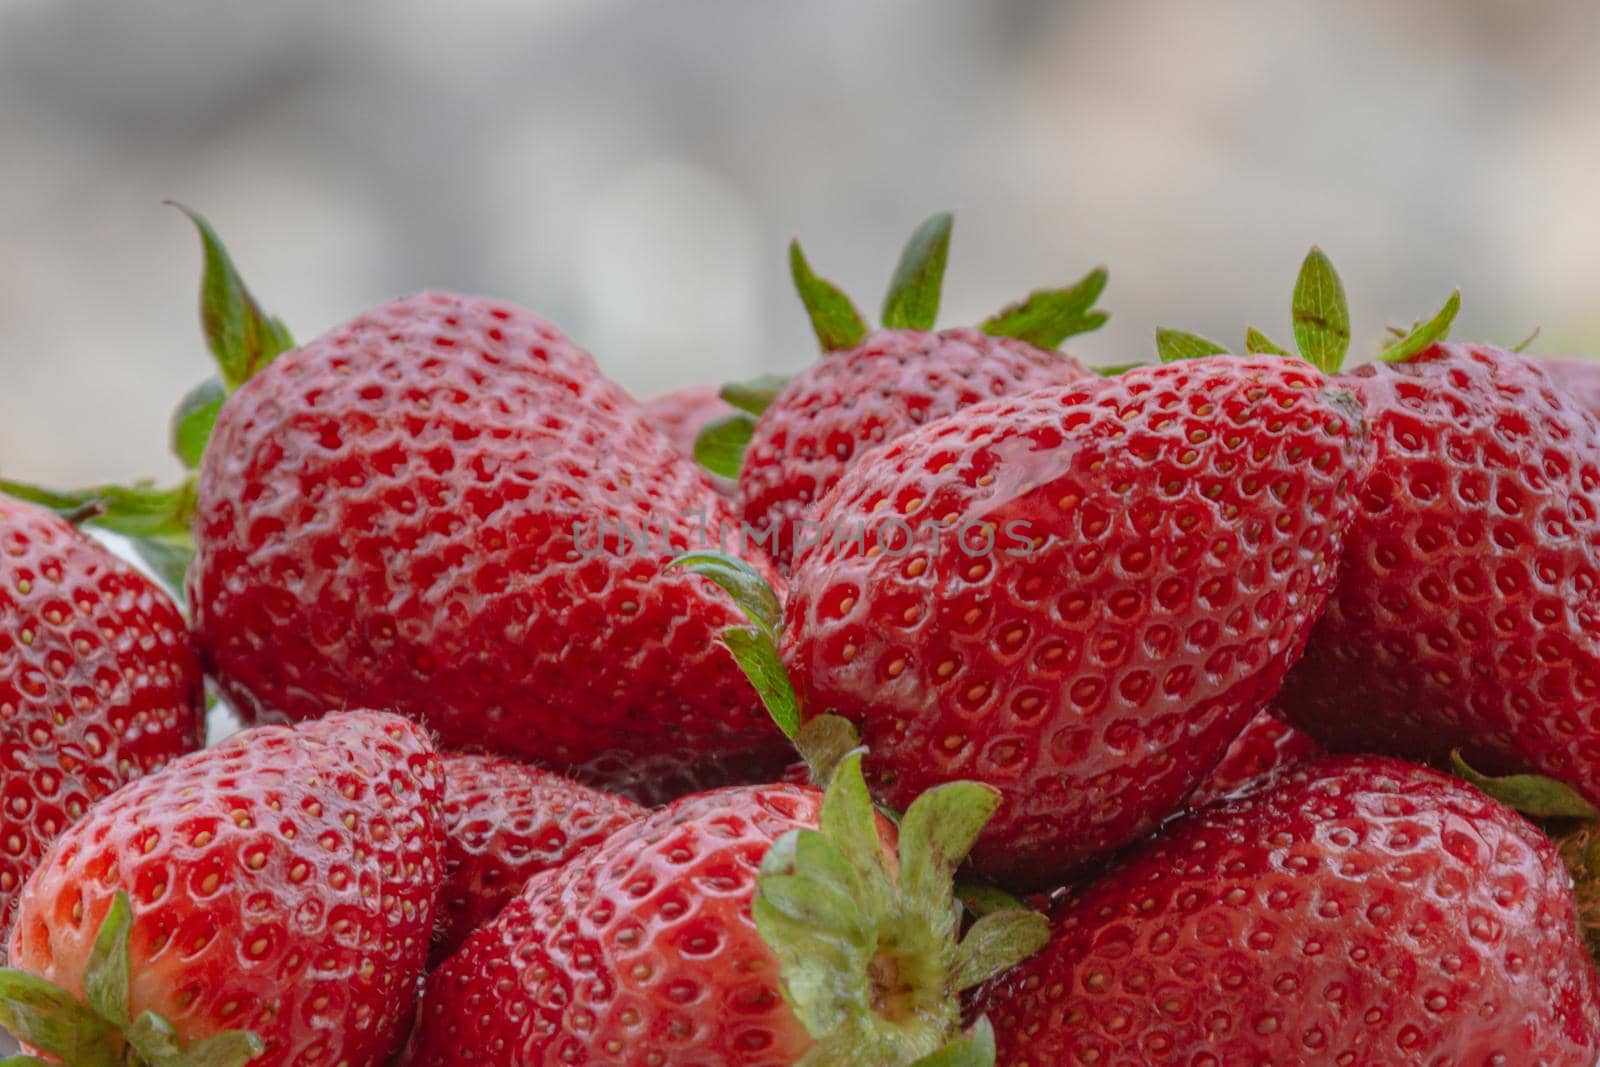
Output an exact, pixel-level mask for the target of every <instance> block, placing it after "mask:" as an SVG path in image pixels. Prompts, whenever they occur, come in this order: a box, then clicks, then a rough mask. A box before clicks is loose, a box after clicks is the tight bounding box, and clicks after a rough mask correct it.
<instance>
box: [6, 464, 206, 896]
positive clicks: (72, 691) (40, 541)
mask: <svg viewBox="0 0 1600 1067" xmlns="http://www.w3.org/2000/svg"><path fill="white" fill-rule="evenodd" d="M203 687H204V679H203V677H202V675H201V672H200V664H199V660H198V659H197V657H196V656H195V652H194V649H193V646H192V644H191V642H190V639H189V632H188V626H187V625H186V624H185V623H184V621H183V617H182V616H181V615H180V614H179V613H178V608H177V606H176V605H175V604H173V602H172V601H171V599H170V598H168V597H167V595H166V594H165V593H163V592H162V591H161V590H160V589H159V588H158V587H157V586H156V585H155V583H154V582H151V581H150V580H149V579H147V578H145V577H144V576H143V575H142V574H140V573H139V572H138V571H136V570H134V569H133V568H132V567H130V566H128V565H127V564H125V563H123V562H122V561H121V560H119V559H117V558H116V557H115V556H113V555H112V554H111V553H110V552H108V551H106V550H105V549H104V548H102V547H101V546H100V545H98V544H95V543H94V542H93V541H90V540H89V539H88V538H86V537H84V536H83V535H82V534H80V533H78V532H77V531H76V530H74V529H73V528H72V527H71V526H69V525H68V524H67V523H65V522H63V521H62V520H61V519H59V518H57V517H56V516H54V515H52V514H50V513H49V512H47V511H44V510H42V509H40V508H37V507H34V506H33V505H31V504H25V503H23V502H21V501H18V500H13V499H11V498H10V497H6V496H0V746H3V748H0V795H3V801H0V839H3V840H4V842H5V847H4V848H0V927H3V926H4V925H5V924H6V923H8V922H9V921H10V917H11V905H12V901H13V899H14V898H15V894H16V892H17V890H18V889H20V888H21V886H22V883H23V882H24V880H26V878H27V877H28V874H29V873H30V872H31V871H32V870H33V868H34V867H35V866H36V865H37V864H38V862H39V860H40V859H41V858H42V857H43V855H44V852H45V849H46V847H47V846H48V845H49V844H50V842H51V841H52V840H53V839H54V838H55V836H56V835H57V834H58V833H60V832H61V831H62V830H63V829H64V828H66V827H67V826H69V825H71V824H72V823H73V822H76V821H77V820H78V819H79V818H80V817H82V815H83V813H84V812H85V811H87V810H88V809H89V807H90V806H91V805H92V804H94V803H95V801H97V800H99V799H100V798H101V797H104V796H105V795H107V794H108V793H110V792H112V791H113V790H115V789H116V788H117V787H118V786H120V785H122V784H123V783H125V782H128V781H131V780H132V779H134V778H137V777H138V776H139V775H141V774H144V773H147V772H149V771H153V770H155V769H156V768H158V767H160V766H162V765H163V764H165V763H167V762H168V761H169V760H172V759H175V758H176V757H178V756H181V755H183V754H184V753H186V752H190V751H193V750H194V749H195V748H198V747H199V746H200V744H201V743H202V742H203V741H204V732H205V720H204V707H205V706H204V692H203Z"/></svg>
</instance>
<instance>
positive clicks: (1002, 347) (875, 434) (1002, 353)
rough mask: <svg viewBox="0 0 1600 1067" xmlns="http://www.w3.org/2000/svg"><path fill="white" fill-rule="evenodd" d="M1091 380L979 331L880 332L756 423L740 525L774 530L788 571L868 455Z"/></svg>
mask: <svg viewBox="0 0 1600 1067" xmlns="http://www.w3.org/2000/svg"><path fill="white" fill-rule="evenodd" d="M1091 376H1092V375H1091V372H1089V371H1087V370H1085V369H1084V368H1083V367H1082V366H1081V365H1079V364H1078V363H1077V361H1075V360H1073V359H1072V358H1070V357H1068V356H1063V355H1062V354H1061V353H1059V352H1046V351H1044V350H1043V349H1039V348H1035V347H1033V346H1032V345H1029V344H1025V343H1023V342H1021V341H1015V340H1012V339H1011V338H1006V337H990V336H989V335H988V334H985V333H981V332H979V331H978V330H972V329H953V330H940V331H938V332H924V331H919V330H880V331H878V332H877V333H874V334H872V335H871V336H870V337H868V338H867V339H866V340H865V341H864V342H862V343H861V344H860V345H858V346H857V347H855V348H852V349H848V350H846V351H842V352H829V353H826V354H825V355H823V357H822V358H821V359H820V360H819V361H818V362H817V363H815V364H813V365H812V366H811V367H809V368H807V369H806V370H804V371H802V372H800V373H799V374H797V375H795V377H794V378H793V379H792V380H791V381H790V382H789V384H788V385H787V386H785V387H784V389H783V391H782V392H780V393H779V394H778V396H777V398H776V399H775V400H773V402H772V404H771V406H770V407H768V408H767V410H766V412H765V413H764V414H763V415H762V416H761V419H760V421H759V422H758V423H757V424H756V429H755V434H754V436H753V437H752V438H751V440H750V446H749V448H748V449H746V451H745V457H744V466H743V468H742V469H741V470H740V472H739V493H740V500H741V502H742V506H743V511H744V521H745V522H746V523H748V524H749V525H750V526H751V527H752V529H754V530H757V531H763V532H765V531H776V532H777V533H776V537H777V540H776V541H775V542H774V547H773V551H772V556H773V558H774V559H775V560H777V561H778V562H779V563H781V564H784V565H787V564H789V563H790V562H791V561H792V559H793V556H794V549H795V547H796V541H797V540H799V541H802V542H804V541H807V540H809V537H808V536H807V535H806V534H805V533H804V532H803V531H802V530H801V529H800V528H799V523H800V521H801V520H802V519H805V518H808V517H811V505H812V504H813V502H815V501H817V500H820V499H821V498H822V497H823V496H824V495H826V493H827V492H828V490H829V489H831V488H832V487H833V485H834V483H836V482H837V481H838V480H839V479H840V477H841V476H843V475H844V473H845V472H846V471H847V470H849V469H850V468H851V467H852V466H854V465H856V464H858V463H860V462H861V460H862V457H863V456H865V455H866V454H867V453H868V452H870V451H871V450H872V449H874V448H876V447H878V446H879V445H882V444H884V443H885V442H888V441H892V440H894V439H895V438H896V437H899V436H900V435H901V434H903V433H906V432H907V431H909V430H913V429H915V428H916V427H918V426H922V425H924V424H926V423H929V422H932V421H934V420H935V419H939V418H942V417H943V416H945V415H951V414H954V413H955V412H957V411H960V410H961V409H962V408H964V407H968V406H970V405H972V404H977V403H981V402H983V401H985V400H989V399H992V398H994V397H1001V396H1011V395H1014V394H1016V393H1022V392H1026V391H1028V390H1029V389H1038V388H1042V387H1044V386H1049V385H1062V384H1065V383H1067V382H1072V381H1077V380H1079V379H1083V378H1088V377H1091Z"/></svg>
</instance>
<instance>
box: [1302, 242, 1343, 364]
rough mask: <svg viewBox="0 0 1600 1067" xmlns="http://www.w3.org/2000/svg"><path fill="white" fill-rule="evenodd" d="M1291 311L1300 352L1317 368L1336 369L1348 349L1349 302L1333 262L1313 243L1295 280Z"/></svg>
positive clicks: (1341, 362)
mask: <svg viewBox="0 0 1600 1067" xmlns="http://www.w3.org/2000/svg"><path fill="white" fill-rule="evenodd" d="M1292 313H1293V317H1294V341H1295V345H1296V347H1298V348H1299V349H1300V355H1301V356H1302V357H1304V359H1305V360H1306V362H1308V363H1310V364H1311V365H1312V366H1314V367H1316V368H1317V369H1318V370H1320V371H1324V372H1326V373H1328V374H1333V373H1335V372H1337V371H1338V369H1339V367H1340V366H1341V365H1342V364H1343V363H1344V357H1345V353H1347V352H1348V351H1349V350H1350V305H1349V303H1348V301H1346V300H1345V295H1344V283H1343V282H1341V281H1340V280H1339V274H1338V272H1337V271H1335V270H1334V269H1333V263H1332V261H1330V260H1329V259H1328V257H1327V255H1326V254H1324V253H1323V251H1322V249H1320V248H1318V247H1317V246H1316V245H1312V246H1311V251H1310V252H1308V253H1306V258H1305V262H1303V263H1302V264H1301V265H1300V276H1299V277H1298V278H1296V279H1295V283H1294V299H1293V304H1292Z"/></svg>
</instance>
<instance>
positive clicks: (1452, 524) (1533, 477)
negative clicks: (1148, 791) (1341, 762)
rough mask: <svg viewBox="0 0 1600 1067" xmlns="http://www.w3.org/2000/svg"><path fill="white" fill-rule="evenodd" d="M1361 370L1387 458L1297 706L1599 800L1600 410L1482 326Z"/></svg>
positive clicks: (1289, 710) (1372, 735)
mask: <svg viewBox="0 0 1600 1067" xmlns="http://www.w3.org/2000/svg"><path fill="white" fill-rule="evenodd" d="M1345 379H1346V381H1348V382H1349V384H1350V385H1351V386H1352V387H1354V388H1355V389H1357V390H1358V391H1359V393H1360V395H1361V398H1362V401H1363V403H1364V405H1365V407H1366V410H1367V418H1368V422H1369V424H1370V426H1371V429H1372V438H1373V442H1374V461H1373V462H1374V465H1373V469H1372V472H1371V474H1370V476H1369V477H1368V478H1367V480H1366V482H1365V484H1364V487H1363V489H1362V492H1361V494H1360V497H1359V505H1360V506H1359V509H1358V512H1357V515H1356V518H1355V521H1354V523H1353V524H1352V526H1351V531H1350V539H1349V549H1348V551H1347V552H1346V554H1345V561H1344V565H1343V568H1342V570H1341V572H1340V577H1339V584H1338V588H1337V590H1336V591H1335V593H1334V595H1333V597H1332V598H1331V599H1330V601H1329V606H1328V611H1327V614H1326V615H1325V616H1324V618H1323V619H1322V620H1321V622H1319V623H1318V625H1317V628H1316V631H1315V632H1314V634H1313V636H1312V639H1311V642H1310V644H1309V645H1308V647H1307V649H1306V655H1305V658H1304V660H1302V661H1301V663H1300V665H1299V666H1298V667H1297V668H1296V669H1295V670H1294V671H1293V672H1291V673H1290V675H1289V679H1288V681H1287V683H1286V684H1285V687H1284V691H1283V694H1282V696H1281V698H1280V703H1281V707H1282V709H1283V711H1284V713H1285V714H1286V715H1287V716H1288V717H1289V718H1290V719H1291V721H1293V722H1294V723H1295V724H1296V725H1297V726H1299V727H1301V728H1302V729H1304V730H1306V731H1307V732H1308V733H1310V734H1312V735H1313V736H1315V737H1316V738H1317V739H1318V740H1319V741H1321V742H1322V743H1324V744H1326V745H1328V746H1329V747H1332V748H1336V749H1345V750H1366V751H1382V752H1388V753H1393V754H1395V755H1403V756H1409V757H1411V758H1416V759H1423V760H1434V761H1438V760H1444V759H1446V758H1448V756H1449V754H1450V752H1451V750H1452V749H1455V748H1460V749H1461V750H1462V753H1463V755H1464V756H1465V757H1466V759H1467V761H1468V762H1469V763H1470V764H1472V765H1473V766H1475V767H1477V768H1479V769H1481V770H1485V771H1488V772H1490V773H1505V772H1511V771H1525V770H1537V771H1540V772H1542V773H1544V774H1546V775H1549V776H1551V777H1553V778H1558V779H1561V780H1563V781H1566V782H1568V783H1569V784H1571V785H1573V786H1575V787H1576V788H1577V789H1579V791H1581V792H1583V793H1584V794H1585V795H1587V796H1588V797H1589V799H1591V800H1600V746H1597V745H1596V744H1595V743H1594V738H1595V735H1596V731H1600V570H1597V568H1596V558H1597V555H1596V554H1597V552H1600V424H1597V423H1596V421H1595V419H1594V418H1593V417H1592V416H1590V415H1589V414H1588V413H1587V412H1584V411H1582V410H1580V409H1579V408H1578V406H1577V405H1576V403H1575V402H1574V401H1573V400H1572V398H1571V397H1569V396H1568V395H1567V393H1565V392H1564V391H1563V390H1561V389H1559V388H1558V387H1557V386H1556V384H1555V383H1554V382H1553V381H1552V380H1551V378H1550V377H1549V375H1548V374H1546V373H1545V372H1544V370H1542V369H1541V368H1540V365H1539V364H1538V363H1537V362H1536V361H1533V360H1529V359H1525V358H1523V357H1521V356H1517V355H1514V354H1512V353H1509V352H1504V351H1501V350H1499V349H1495V348H1490V347H1488V346H1483V345H1437V346H1434V347H1432V348H1429V349H1427V350H1426V351H1424V352H1422V353H1420V354H1419V355H1417V356H1416V357H1415V358H1413V359H1412V360H1410V361H1408V362H1404V363H1399V364H1393V365H1375V366H1369V367H1363V368H1361V369H1360V370H1358V371H1355V372H1354V373H1352V374H1349V375H1346V376H1345Z"/></svg>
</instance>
